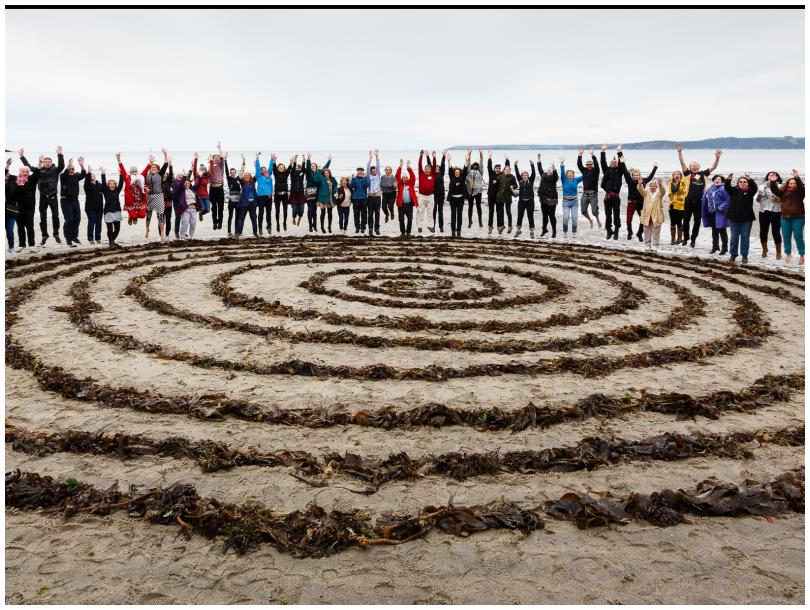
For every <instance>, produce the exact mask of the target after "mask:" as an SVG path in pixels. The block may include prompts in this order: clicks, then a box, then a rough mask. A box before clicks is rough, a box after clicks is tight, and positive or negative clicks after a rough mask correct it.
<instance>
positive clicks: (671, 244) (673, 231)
mask: <svg viewBox="0 0 810 610" xmlns="http://www.w3.org/2000/svg"><path fill="white" fill-rule="evenodd" d="M669 236H670V238H671V239H670V242H669V245H670V246H674V245H675V227H670V228H669Z"/></svg>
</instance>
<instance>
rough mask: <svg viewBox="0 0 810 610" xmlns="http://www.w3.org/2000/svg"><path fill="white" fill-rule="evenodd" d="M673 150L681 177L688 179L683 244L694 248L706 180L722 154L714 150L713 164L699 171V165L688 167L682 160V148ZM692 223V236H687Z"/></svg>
mask: <svg viewBox="0 0 810 610" xmlns="http://www.w3.org/2000/svg"><path fill="white" fill-rule="evenodd" d="M675 150H677V151H678V161H680V163H681V169H682V170H683V175H684V176H686V177H688V178H689V190H688V191H687V192H686V201H685V202H684V207H683V242H682V244H683V245H684V246H685V245H686V244H687V242H688V243H689V244H690V245H691V246H692V247H693V248H694V247H695V242H696V241H697V236H698V232H699V231H700V217H701V214H702V210H703V192H704V191H705V190H706V178H708V177H709V176H710V175H711V173H712V172H713V171H714V170H715V169H716V168H717V164H718V163H720V155H722V154H723V151H722V150H719V149H718V150H716V151H715V153H714V162H713V163H712V164H711V165H710V166H709V167H707V168H706V169H703V170H702V169H700V163H697V162H695V161H693V162H692V163H690V164H689V165H688V166H687V165H686V162H685V161H684V160H683V146H681V145H680V144H676V145H675ZM690 222H691V223H692V234H691V236H690V234H689V224H690Z"/></svg>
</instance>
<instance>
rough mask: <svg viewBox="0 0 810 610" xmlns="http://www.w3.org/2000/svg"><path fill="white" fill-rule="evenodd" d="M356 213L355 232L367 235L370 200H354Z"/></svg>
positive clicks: (353, 210) (353, 206)
mask: <svg viewBox="0 0 810 610" xmlns="http://www.w3.org/2000/svg"><path fill="white" fill-rule="evenodd" d="M352 212H353V213H354V232H355V233H365V231H366V223H367V222H368V199H352Z"/></svg>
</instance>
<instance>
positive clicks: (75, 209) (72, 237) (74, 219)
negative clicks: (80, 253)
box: [61, 197, 82, 244]
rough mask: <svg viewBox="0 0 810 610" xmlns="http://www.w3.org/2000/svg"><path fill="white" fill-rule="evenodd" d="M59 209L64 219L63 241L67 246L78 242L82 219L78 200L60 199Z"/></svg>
mask: <svg viewBox="0 0 810 610" xmlns="http://www.w3.org/2000/svg"><path fill="white" fill-rule="evenodd" d="M61 208H62V216H64V217H65V226H64V228H63V232H64V234H65V241H66V242H67V243H69V244H70V243H72V242H74V241H78V240H79V225H80V224H81V218H82V208H81V206H80V205H79V199H78V198H76V199H68V198H67V197H62V202H61Z"/></svg>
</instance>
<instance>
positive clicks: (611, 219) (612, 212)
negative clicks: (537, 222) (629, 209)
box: [544, 195, 622, 233]
mask: <svg viewBox="0 0 810 610" xmlns="http://www.w3.org/2000/svg"><path fill="white" fill-rule="evenodd" d="M621 207H622V200H621V199H620V198H619V197H618V195H608V196H606V197H605V230H606V231H607V232H608V233H614V232H615V233H618V232H619V229H621V228H622V223H621ZM544 230H545V227H544Z"/></svg>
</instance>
